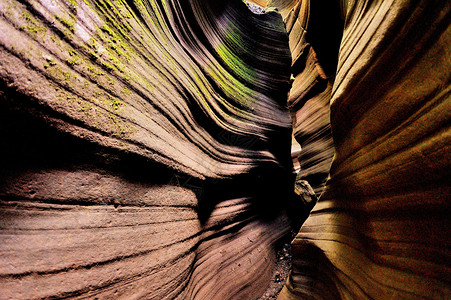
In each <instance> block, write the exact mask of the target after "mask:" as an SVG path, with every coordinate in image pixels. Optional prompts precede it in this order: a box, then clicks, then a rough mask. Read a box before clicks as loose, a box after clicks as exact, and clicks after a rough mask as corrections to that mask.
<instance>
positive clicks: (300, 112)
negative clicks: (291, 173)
mask: <svg viewBox="0 0 451 300" xmlns="http://www.w3.org/2000/svg"><path fill="white" fill-rule="evenodd" d="M273 2H274V3H273V4H274V5H280V6H281V12H282V15H283V16H284V18H285V23H286V29H287V32H288V34H289V46H290V51H291V54H292V63H291V65H292V74H293V75H292V76H293V78H294V80H293V85H292V88H291V90H290V95H289V99H288V104H289V106H290V111H291V114H292V119H293V135H294V138H295V139H296V142H293V147H292V157H293V160H294V162H295V167H296V169H297V170H296V171H297V173H298V175H297V176H298V180H307V181H308V182H309V183H310V184H311V185H312V187H313V188H314V190H315V193H316V195H317V196H319V195H320V194H321V192H322V190H323V188H324V185H325V183H326V179H327V176H328V174H329V169H330V164H331V161H332V157H333V153H334V149H333V141H332V135H331V130H330V115H329V112H330V108H329V107H330V97H331V90H332V84H333V82H334V78H335V69H336V64H337V59H338V46H339V43H340V39H341V29H342V28H343V22H342V20H341V18H340V13H339V7H338V5H337V4H335V5H333V4H334V3H331V1H297V2H294V3H293V4H292V5H290V6H287V5H286V4H285V5H283V4H282V3H278V2H277V1H273ZM325 6H327V7H328V9H327V11H326V10H324V7H325ZM290 7H291V9H289V8H290ZM297 144H299V145H300V148H299V146H297ZM296 146H297V147H296Z"/></svg>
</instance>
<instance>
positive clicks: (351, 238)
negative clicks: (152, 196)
mask: <svg viewBox="0 0 451 300" xmlns="http://www.w3.org/2000/svg"><path fill="white" fill-rule="evenodd" d="M314 2H316V1H299V2H298V4H297V6H294V7H293V10H292V11H291V10H290V7H288V8H287V12H286V15H287V16H288V17H287V18H286V22H287V27H288V28H289V26H288V24H291V23H293V21H292V17H291V16H294V15H296V14H297V22H299V23H300V25H299V26H298V27H300V28H301V29H297V30H299V32H304V31H303V30H302V29H304V30H305V31H306V37H305V40H306V41H307V42H308V35H307V34H308V33H309V28H308V26H309V24H311V23H314V21H313V20H312V19H311V18H314V17H315V13H318V14H319V15H321V12H318V11H316V12H315V11H314V10H315V7H314V6H312V4H313V3H314ZM319 2H323V4H324V5H326V2H327V1H319ZM316 3H318V2H316ZM343 3H344V4H346V5H342V7H341V9H342V12H343V13H342V15H343V18H344V20H345V22H344V31H343V38H342V41H341V45H340V49H339V53H338V52H337V54H338V55H339V56H338V67H337V70H336V74H335V75H334V76H333V77H334V81H333V85H332V86H331V87H330V88H329V86H328V85H329V82H330V81H329V82H326V81H327V74H328V73H327V68H325V66H326V64H324V67H323V64H322V62H323V61H322V59H321V55H320V54H321V52H320V49H321V48H317V47H315V44H314V43H313V42H311V45H312V46H311V47H310V49H309V52H307V53H308V55H309V56H312V57H313V58H314V59H313V60H312V59H311V61H312V63H310V64H308V63H307V65H306V67H305V68H304V69H303V71H302V72H304V74H305V75H304V74H302V73H301V74H300V75H298V76H299V77H296V79H295V83H296V80H299V81H302V82H305V84H304V85H305V87H307V88H304V87H303V88H300V89H299V93H301V94H302V93H307V91H308V90H309V89H308V87H310V86H311V87H312V88H311V89H313V88H314V87H318V86H319V85H320V82H321V80H322V81H323V86H327V87H325V90H324V92H323V94H322V97H324V101H325V102H326V101H327V97H330V103H331V107H330V123H331V129H332V135H333V144H334V147H335V152H334V158H333V163H332V167H331V171H330V175H329V180H328V182H327V184H326V186H325V190H324V192H323V194H322V195H321V197H320V199H319V201H318V204H317V205H316V206H315V208H314V209H313V211H312V214H311V216H310V217H309V218H308V219H307V221H306V222H305V224H304V226H303V227H302V228H301V230H300V232H299V234H298V235H297V236H296V238H295V240H294V241H293V243H292V249H293V270H292V273H291V276H290V279H289V281H288V282H287V285H286V287H285V288H284V290H283V291H282V293H281V295H280V296H279V299H367V298H369V299H405V298H407V299H425V298H427V299H447V298H449V297H450V292H451V289H450V284H451V282H450V276H449V274H450V264H449V262H450V244H449V240H450V234H449V227H450V222H449V214H450V206H449V199H450V189H449V187H450V185H449V178H450V162H451V160H450V132H451V131H450V128H449V126H450V119H451V109H450V108H451V107H450V103H451V102H450V79H451V71H450V70H451V60H450V57H451V31H450V9H451V6H450V4H449V3H445V2H440V1H343ZM329 4H330V5H331V6H332V4H331V3H329ZM299 7H300V9H299ZM309 7H310V8H309ZM320 10H321V9H320ZM297 11H299V13H298V12H297ZM338 11H340V10H338ZM319 18H321V17H320V16H319ZM325 19H328V20H332V19H331V18H325ZM317 22H326V21H325V20H324V19H318V20H317ZM305 26H307V27H305ZM312 26H313V25H312ZM293 27H294V26H293ZM293 30H294V29H292V31H293ZM315 38H316V39H321V37H317V36H315ZM291 41H292V39H291V37H290V44H291ZM303 44H304V45H306V43H305V42H303ZM301 45H302V44H301ZM296 47H298V46H296ZM291 49H293V47H291ZM312 50H314V51H315V52H312ZM296 51H297V50H296ZM292 53H293V59H295V58H296V53H297V52H293V50H292ZM315 53H316V55H314V54H315ZM315 59H317V60H318V62H319V65H318V64H314V62H315V61H316V60H315ZM307 61H308V60H307ZM319 66H321V67H323V69H324V71H325V72H324V74H325V75H326V79H324V77H323V76H322V75H323V74H322V73H321V72H320V71H319V70H320V68H319ZM330 66H331V67H332V65H330ZM310 69H315V70H316V71H317V72H315V71H310ZM293 71H294V72H296V68H294V70H293ZM298 78H300V79H298ZM313 83H314V84H313ZM294 88H295V89H296V85H295V86H294ZM326 90H328V91H327V92H325V91H326ZM297 91H298V90H296V92H297ZM290 95H291V99H292V98H293V97H292V95H293V92H292V93H291V94H290ZM313 95H314V96H313V97H314V99H315V98H316V99H318V100H319V99H320V96H319V95H321V94H320V93H318V92H316V93H315V94H313ZM316 95H317V96H316ZM329 95H330V96H329ZM301 99H302V98H301ZM295 101H296V99H295ZM308 101H312V100H308ZM325 102H324V103H325ZM317 103H318V104H317V105H315V106H313V105H309V102H306V103H305V104H304V105H303V106H302V108H301V109H299V110H296V113H297V114H300V115H301V116H304V115H306V113H302V114H301V113H300V112H301V111H305V112H307V111H309V110H310V111H311V113H310V116H311V117H313V118H311V117H309V116H307V117H305V120H307V122H308V123H306V124H313V122H314V120H316V119H319V118H315V114H314V112H315V111H319V110H320V107H321V105H320V103H321V101H318V102H317ZM312 107H313V108H315V109H313V108H312ZM297 121H298V119H297V118H296V119H295V122H297ZM295 124H296V123H295ZM295 126H296V125H295ZM294 128H295V129H294V132H295V134H296V133H297V136H296V137H297V138H298V139H299V137H301V138H302V137H303V136H306V138H305V140H307V139H309V137H310V136H313V135H312V133H313V134H318V135H319V132H320V131H316V132H315V131H312V130H311V128H317V129H318V128H320V127H319V126H318V125H316V126H313V127H310V126H307V125H303V126H302V128H301V129H299V131H298V130H296V127H294ZM309 133H310V135H309ZM302 141H303V140H301V143H302ZM324 141H325V140H324ZM317 145H318V147H320V148H318V147H313V149H314V150H315V152H320V151H321V150H320V149H324V150H326V151H328V149H329V146H328V145H329V143H324V142H323V143H322V144H321V143H320V139H318V142H317ZM326 145H327V146H326ZM301 146H303V145H302V144H301ZM303 148H305V151H306V152H309V150H308V149H307V146H304V147H303ZM301 153H302V152H301ZM301 155H302V154H301ZM310 157H314V155H311V154H310V153H308V160H307V161H304V162H302V161H301V162H300V163H301V172H303V171H302V170H303V169H302V164H303V163H304V164H308V163H309V160H310ZM318 161H320V160H319V159H318ZM320 165H321V164H320V163H317V164H314V168H315V167H316V168H319V166H320ZM304 170H305V171H304V172H305V173H308V172H309V170H310V169H309V168H307V169H305V168H304ZM311 170H313V168H312V169H311ZM306 176H308V175H307V174H306ZM307 178H308V177H307ZM312 186H314V187H316V186H315V185H314V184H313V182H312Z"/></svg>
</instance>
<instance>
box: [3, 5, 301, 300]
mask: <svg viewBox="0 0 451 300" xmlns="http://www.w3.org/2000/svg"><path fill="white" fill-rule="evenodd" d="M0 32H1V34H0V78H1V81H0V86H1V89H0V91H1V92H0V97H1V98H0V105H1V109H0V115H1V118H0V127H1V128H0V139H1V141H2V145H5V147H2V153H1V154H2V155H1V160H0V165H1V167H0V170H1V173H0V214H1V216H2V222H1V223H0V291H1V293H0V298H1V299H31V298H66V297H68V298H92V299H140V298H141V299H248V298H257V297H259V296H260V295H262V294H263V293H264V292H265V290H266V288H267V286H268V285H269V281H270V278H271V276H272V274H273V268H274V266H275V264H276V251H277V248H278V247H279V245H282V244H283V243H282V239H283V237H285V236H287V235H288V234H289V232H290V227H289V223H290V221H289V220H288V218H287V216H286V213H285V207H287V206H288V205H290V201H292V200H293V197H292V194H293V191H292V185H293V182H294V177H293V174H292V166H291V164H292V162H291V159H290V139H291V137H290V135H291V121H290V114H289V111H288V109H287V106H286V99H287V94H288V89H289V86H290V84H289V77H290V61H291V57H290V52H289V48H288V37H287V34H286V32H285V29H284V23H283V20H282V18H281V16H280V15H279V14H278V13H276V12H269V13H267V14H262V15H255V14H253V13H252V12H251V11H250V10H249V9H248V8H247V7H246V5H245V4H244V3H242V2H241V1H239V0H235V1H229V2H227V3H225V2H224V3H217V2H215V1H204V0H193V1H176V0H174V1H151V2H141V1H112V2H110V1H22V2H17V1H1V2H0Z"/></svg>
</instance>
